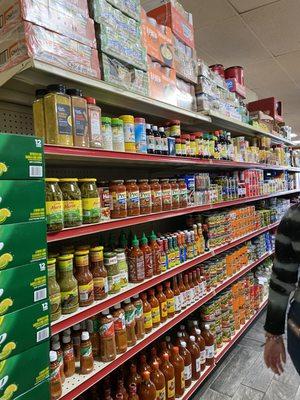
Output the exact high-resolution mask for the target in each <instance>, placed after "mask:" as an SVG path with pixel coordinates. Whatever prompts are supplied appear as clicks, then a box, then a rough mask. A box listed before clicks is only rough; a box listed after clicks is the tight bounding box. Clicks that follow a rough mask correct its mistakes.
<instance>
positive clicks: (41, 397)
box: [15, 380, 50, 400]
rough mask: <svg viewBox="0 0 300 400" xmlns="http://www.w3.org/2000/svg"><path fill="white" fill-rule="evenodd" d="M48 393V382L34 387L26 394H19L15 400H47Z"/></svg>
mask: <svg viewBox="0 0 300 400" xmlns="http://www.w3.org/2000/svg"><path fill="white" fill-rule="evenodd" d="M49 393H50V385H49V381H48V380H46V381H44V382H43V383H41V384H39V385H37V386H35V387H34V388H33V389H30V390H28V391H27V392H26V393H23V394H21V396H18V397H16V398H15V400H48V399H49Z"/></svg>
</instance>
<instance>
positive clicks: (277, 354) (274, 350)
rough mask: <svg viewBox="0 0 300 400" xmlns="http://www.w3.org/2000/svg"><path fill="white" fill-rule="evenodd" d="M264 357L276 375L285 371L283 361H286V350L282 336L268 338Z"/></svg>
mask: <svg viewBox="0 0 300 400" xmlns="http://www.w3.org/2000/svg"><path fill="white" fill-rule="evenodd" d="M264 359H265V363H266V366H267V367H268V368H271V370H272V371H273V372H274V373H275V374H276V375H281V374H282V373H283V363H286V352H285V346H284V341H283V339H282V338H279V339H278V340H274V339H267V340H266V344H265V351H264Z"/></svg>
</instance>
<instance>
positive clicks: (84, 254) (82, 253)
mask: <svg viewBox="0 0 300 400" xmlns="http://www.w3.org/2000/svg"><path fill="white" fill-rule="evenodd" d="M88 254H89V251H88V250H79V251H76V252H75V257H80V256H87V255H88Z"/></svg>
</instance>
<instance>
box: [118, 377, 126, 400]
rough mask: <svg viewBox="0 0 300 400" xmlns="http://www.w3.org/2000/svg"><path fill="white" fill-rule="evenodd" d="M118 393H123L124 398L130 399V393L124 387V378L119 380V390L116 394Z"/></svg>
mask: <svg viewBox="0 0 300 400" xmlns="http://www.w3.org/2000/svg"><path fill="white" fill-rule="evenodd" d="M118 394H121V395H122V396H123V397H122V398H123V400H128V393H127V391H126V389H125V387H124V381H123V378H120V379H118V381H117V392H116V396H117V395H118Z"/></svg>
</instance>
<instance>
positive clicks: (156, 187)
mask: <svg viewBox="0 0 300 400" xmlns="http://www.w3.org/2000/svg"><path fill="white" fill-rule="evenodd" d="M150 189H151V212H153V213H155V212H160V211H161V210H162V194H161V186H160V183H159V179H151V180H150Z"/></svg>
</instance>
